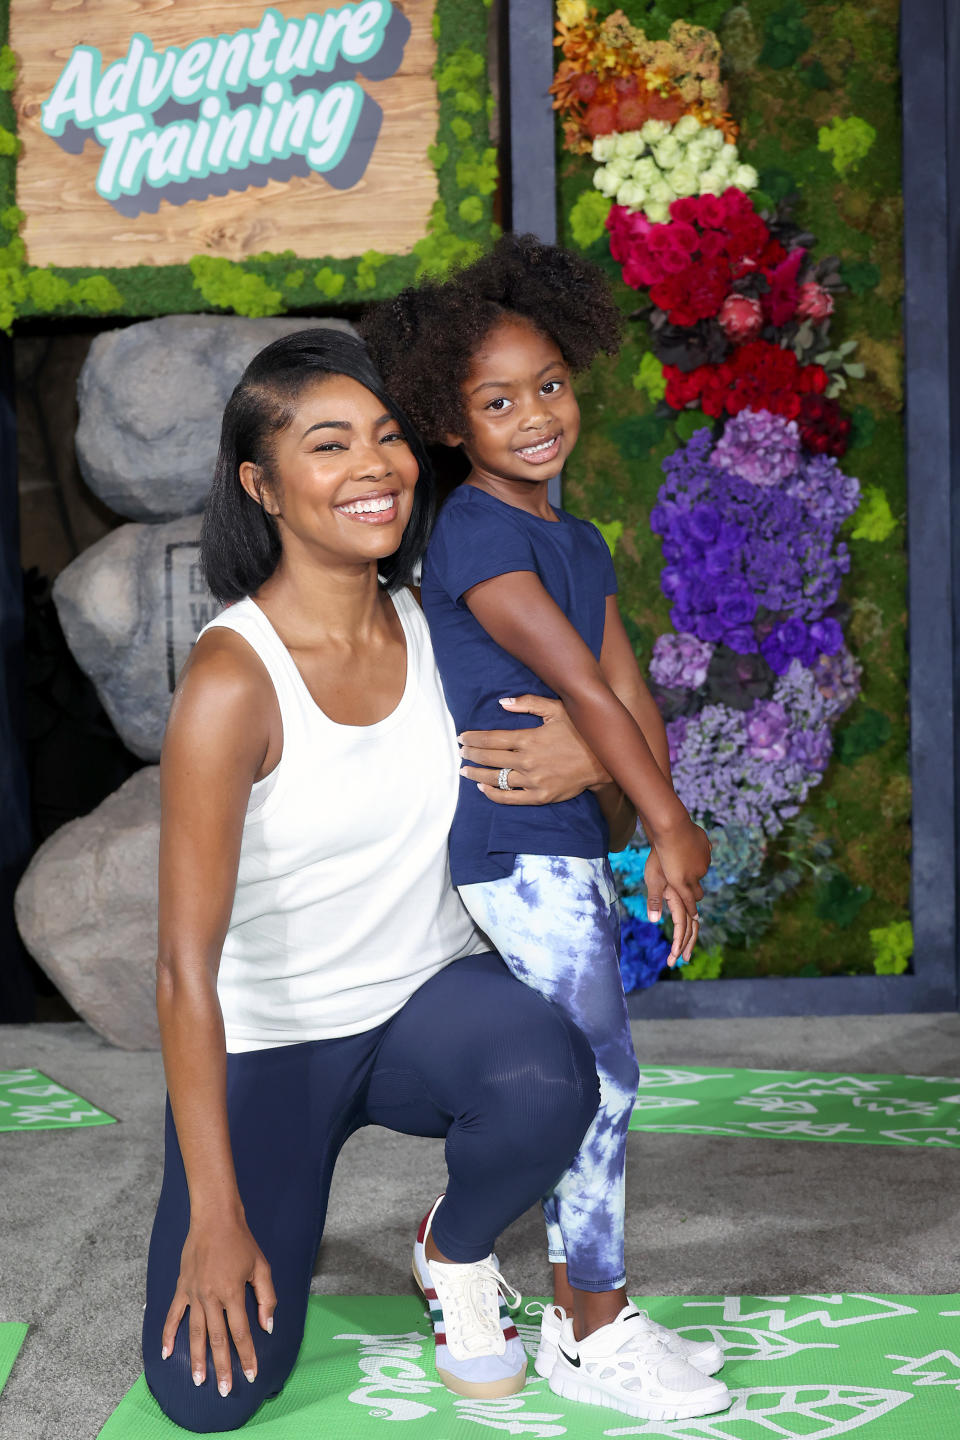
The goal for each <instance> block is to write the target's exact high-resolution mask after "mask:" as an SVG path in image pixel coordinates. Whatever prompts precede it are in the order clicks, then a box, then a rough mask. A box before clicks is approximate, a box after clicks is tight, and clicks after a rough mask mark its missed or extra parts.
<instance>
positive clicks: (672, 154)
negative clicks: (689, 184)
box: [653, 136, 682, 170]
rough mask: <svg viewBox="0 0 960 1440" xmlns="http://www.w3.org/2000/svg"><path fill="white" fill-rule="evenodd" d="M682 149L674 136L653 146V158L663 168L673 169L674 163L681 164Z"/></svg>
mask: <svg viewBox="0 0 960 1440" xmlns="http://www.w3.org/2000/svg"><path fill="white" fill-rule="evenodd" d="M681 154H682V151H681V149H680V146H679V145H678V144H677V142H676V140H674V139H673V136H670V137H669V138H668V139H666V140H664V141H662V142H661V144H659V145H655V146H654V147H653V158H654V160H656V162H657V164H658V165H659V166H660V169H661V170H672V169H673V167H674V165H679V163H680V157H681Z"/></svg>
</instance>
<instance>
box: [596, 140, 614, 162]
mask: <svg viewBox="0 0 960 1440" xmlns="http://www.w3.org/2000/svg"><path fill="white" fill-rule="evenodd" d="M616 149H617V137H616V135H598V136H597V138H596V140H594V142H593V151H592V152H591V153H592V154H593V158H594V160H597V161H599V163H600V164H601V165H606V163H607V161H608V160H612V159H613V157H614V155H615V154H616Z"/></svg>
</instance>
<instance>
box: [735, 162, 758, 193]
mask: <svg viewBox="0 0 960 1440" xmlns="http://www.w3.org/2000/svg"><path fill="white" fill-rule="evenodd" d="M759 178H760V177H759V175H758V174H757V172H756V170H754V168H753V166H752V165H738V166H737V168H736V170H734V172H733V183H734V185H736V187H737V189H738V190H754V189H756V186H757V182H758V180H759Z"/></svg>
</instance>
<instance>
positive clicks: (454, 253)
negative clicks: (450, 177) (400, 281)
mask: <svg viewBox="0 0 960 1440" xmlns="http://www.w3.org/2000/svg"><path fill="white" fill-rule="evenodd" d="M413 253H414V255H415V256H416V257H417V270H416V278H417V279H418V280H420V279H421V278H422V277H423V276H426V275H430V276H433V277H434V278H435V279H438V280H442V279H443V277H444V276H445V275H448V274H449V273H450V271H451V270H452V269H454V267H455V266H457V265H469V264H470V262H471V260H476V259H477V257H478V256H479V255H480V253H481V249H480V246H479V245H478V244H477V242H476V241H475V240H465V239H464V238H463V236H462V235H458V234H456V232H455V231H453V230H451V228H450V222H449V221H448V220H447V211H446V206H445V205H444V203H443V201H442V200H437V201H435V203H434V205H433V208H432V210H431V211H430V225H429V228H428V231H427V234H426V235H425V236H424V238H423V239H422V240H418V241H417V243H416V245H414V247H413Z"/></svg>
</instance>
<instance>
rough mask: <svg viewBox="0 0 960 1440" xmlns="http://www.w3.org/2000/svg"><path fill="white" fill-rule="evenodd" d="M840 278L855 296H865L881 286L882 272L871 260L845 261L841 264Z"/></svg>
mask: <svg viewBox="0 0 960 1440" xmlns="http://www.w3.org/2000/svg"><path fill="white" fill-rule="evenodd" d="M840 278H841V280H842V281H843V283H844V285H846V286H848V287H849V288H850V289H851V290H852V291H853V293H854V295H865V294H866V293H867V291H868V290H875V289H876V288H877V286H878V285H879V284H880V271H879V270H878V269H877V267H876V265H871V263H870V261H869V260H843V261H841V263H840Z"/></svg>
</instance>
